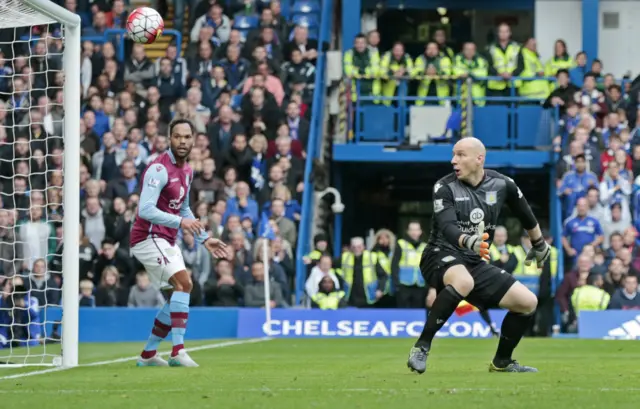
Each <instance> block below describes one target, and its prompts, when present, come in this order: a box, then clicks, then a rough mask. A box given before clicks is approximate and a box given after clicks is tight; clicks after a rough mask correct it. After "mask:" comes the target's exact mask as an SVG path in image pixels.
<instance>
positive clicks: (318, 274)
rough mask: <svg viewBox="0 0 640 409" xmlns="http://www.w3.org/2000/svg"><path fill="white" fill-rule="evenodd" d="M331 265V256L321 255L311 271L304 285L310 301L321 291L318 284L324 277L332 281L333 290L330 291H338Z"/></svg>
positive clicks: (337, 281) (338, 287)
mask: <svg viewBox="0 0 640 409" xmlns="http://www.w3.org/2000/svg"><path fill="white" fill-rule="evenodd" d="M331 264H332V260H331V256H329V255H323V256H322V257H320V261H319V262H318V264H317V265H316V266H315V267H313V268H312V269H311V274H310V275H309V277H308V278H307V282H306V283H305V285H304V288H305V291H306V293H307V296H308V297H309V298H310V299H311V300H313V299H314V297H315V296H316V294H318V292H320V291H321V288H320V284H321V283H322V280H323V279H324V278H325V277H328V278H329V279H331V281H333V284H334V286H333V287H334V288H333V289H332V290H335V289H340V281H339V279H338V276H337V275H336V273H335V271H334V269H333V268H332V266H331ZM345 304H346V303H345Z"/></svg>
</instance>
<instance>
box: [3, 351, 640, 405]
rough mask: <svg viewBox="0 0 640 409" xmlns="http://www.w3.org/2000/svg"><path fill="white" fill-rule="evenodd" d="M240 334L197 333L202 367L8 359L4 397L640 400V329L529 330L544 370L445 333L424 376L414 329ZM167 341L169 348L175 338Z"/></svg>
mask: <svg viewBox="0 0 640 409" xmlns="http://www.w3.org/2000/svg"><path fill="white" fill-rule="evenodd" d="M216 342H217V343H218V346H214V344H215V343H216ZM237 342H238V341H231V342H229V341H213V342H204V343H203V342H200V343H196V342H190V343H188V346H189V347H198V346H200V347H201V348H210V349H201V350H199V351H194V352H192V353H191V356H192V357H193V358H194V359H195V360H196V362H198V363H199V364H200V367H199V368H137V367H135V361H134V360H131V359H130V360H127V358H133V357H134V356H135V355H136V354H137V353H139V351H140V348H141V347H142V344H82V345H81V348H80V356H81V357H82V359H81V361H82V363H83V364H85V365H86V364H91V363H93V364H94V365H93V366H81V367H79V368H75V369H70V370H62V371H52V372H46V373H39V374H37V375H32V376H24V375H27V374H29V373H32V372H34V371H42V370H43V369H44V370H46V368H33V367H31V368H18V369H10V368H5V369H0V402H1V403H2V407H5V408H24V407H45V406H46V408H47V409H58V408H59V409H74V408H83V409H84V408H91V409H112V408H118V409H121V408H122V409H124V408H132V409H133V408H135V409H147V408H149V409H152V408H158V409H167V408H173V409H182V408H189V409H196V408H197V409H199V408H216V409H234V408H238V409H240V408H242V409H254V408H274V409H298V408H331V409H341V408H345V409H346V408H363V409H365V408H366V409H378V408H385V409H392V408H395V407H397V408H399V409H400V408H402V409H413V408H415V409H418V408H419V409H425V408H429V407H431V408H436V409H449V408H451V409H460V408H470V409H471V408H491V409H495V408H500V407H508V408H510V409H511V408H545V407H549V408H554V407H555V408H561V409H562V408H581V409H586V408H616V409H622V408H634V409H637V408H638V407H639V405H640V403H639V402H640V383H639V382H638V380H639V379H640V342H635V341H587V340H551V339H525V340H523V341H522V343H521V344H520V348H519V349H518V351H517V358H518V359H519V360H521V361H522V362H523V363H525V364H527V365H532V366H535V367H537V368H538V369H539V370H540V373H537V374H501V373H497V374H495V373H488V369H487V368H488V362H489V360H490V358H491V357H492V356H493V352H494V350H495V345H496V340H464V339H437V340H436V341H435V342H434V348H433V353H432V355H431V356H430V357H429V361H428V369H427V372H426V373H425V374H424V375H420V376H418V375H415V374H411V373H410V372H409V371H408V369H407V367H406V357H407V353H408V351H409V348H410V347H411V344H412V340H409V339H404V340H400V339H392V340H390V339H331V340H328V339H304V340H303V339H300V340H292V339H276V340H266V341H258V342H254V343H246V344H237ZM240 342H243V341H242V340H240ZM163 346H164V349H163V350H164V351H166V350H167V349H168V347H169V344H168V343H166V342H165V343H163ZM36 352H37V351H32V353H36ZM114 360H117V361H116V362H113V363H107V362H111V361H114ZM96 362H97V363H98V364H97V365H96V364H95V363H96ZM10 376H18V377H14V378H8V377H10Z"/></svg>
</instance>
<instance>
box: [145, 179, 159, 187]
mask: <svg viewBox="0 0 640 409" xmlns="http://www.w3.org/2000/svg"><path fill="white" fill-rule="evenodd" d="M147 186H149V187H150V188H152V189H155V188H157V187H158V186H160V181H159V180H158V179H155V178H150V179H149V182H147Z"/></svg>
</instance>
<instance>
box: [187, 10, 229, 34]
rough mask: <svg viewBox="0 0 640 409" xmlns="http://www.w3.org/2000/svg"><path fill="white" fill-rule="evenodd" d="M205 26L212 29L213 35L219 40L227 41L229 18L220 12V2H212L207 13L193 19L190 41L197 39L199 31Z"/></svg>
mask: <svg viewBox="0 0 640 409" xmlns="http://www.w3.org/2000/svg"><path fill="white" fill-rule="evenodd" d="M206 26H208V27H211V28H213V29H214V33H215V37H216V38H217V40H218V41H219V42H221V43H226V42H227V41H229V37H230V36H231V20H229V17H227V16H226V15H224V14H222V6H221V5H220V4H217V3H215V4H213V5H212V6H211V8H209V12H208V13H207V14H205V15H204V16H201V17H199V18H198V19H197V20H196V21H195V24H194V25H193V28H192V29H191V34H190V38H191V41H192V42H194V43H195V42H197V41H198V35H199V33H200V31H201V30H202V28H203V27H206Z"/></svg>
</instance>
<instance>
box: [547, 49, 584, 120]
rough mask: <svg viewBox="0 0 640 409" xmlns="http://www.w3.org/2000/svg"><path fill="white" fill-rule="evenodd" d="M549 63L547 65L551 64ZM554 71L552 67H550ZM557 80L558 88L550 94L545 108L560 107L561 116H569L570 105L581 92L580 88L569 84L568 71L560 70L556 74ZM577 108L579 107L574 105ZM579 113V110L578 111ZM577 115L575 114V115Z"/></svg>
mask: <svg viewBox="0 0 640 409" xmlns="http://www.w3.org/2000/svg"><path fill="white" fill-rule="evenodd" d="M550 62H551V61H549V62H548V63H547V64H549V63H550ZM548 69H549V70H552V68H551V67H548ZM555 76H556V80H557V87H556V88H555V89H554V90H553V91H552V92H551V94H549V96H548V97H547V99H546V100H545V102H544V105H543V107H544V108H551V107H556V106H557V107H559V110H560V116H564V115H566V114H567V110H568V108H569V106H570V105H569V103H570V102H573V98H574V95H575V94H576V92H578V91H579V88H578V87H576V86H575V85H573V84H572V83H571V82H569V72H568V71H567V70H566V69H560V70H558V71H557V73H556V74H555ZM574 106H575V107H576V108H577V106H576V105H574ZM576 112H577V109H576ZM574 115H575V114H574Z"/></svg>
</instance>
